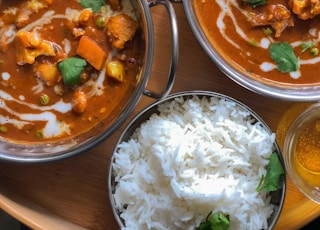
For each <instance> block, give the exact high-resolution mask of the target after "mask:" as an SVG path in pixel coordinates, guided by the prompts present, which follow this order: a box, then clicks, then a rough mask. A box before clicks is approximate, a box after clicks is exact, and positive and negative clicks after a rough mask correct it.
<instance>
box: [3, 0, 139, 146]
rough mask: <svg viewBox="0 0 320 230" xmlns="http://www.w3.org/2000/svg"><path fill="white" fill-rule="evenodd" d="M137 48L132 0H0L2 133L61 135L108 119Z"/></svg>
mask: <svg viewBox="0 0 320 230" xmlns="http://www.w3.org/2000/svg"><path fill="white" fill-rule="evenodd" d="M143 50H144V47H143V45H142V42H141V36H140V33H139V22H138V18H137V16H136V14H135V11H134V9H133V6H131V3H130V1H121V0H113V1H90V0H80V1H76V0H71V1H63V0H27V1H18V0H12V1H2V2H1V4H0V114H1V115H0V127H1V129H0V130H1V131H0V136H1V138H2V139H5V140H7V141H12V142H30V143H34V142H42V141H44V140H45V141H56V140H64V139H67V138H72V137H74V136H77V135H79V134H81V133H84V132H86V131H88V130H90V129H92V128H93V127H95V126H96V125H97V124H99V123H101V122H106V123H108V122H110V123H111V122H112V121H113V120H114V119H115V118H114V116H116V115H112V116H111V115H110V114H116V112H115V111H121V109H122V108H123V107H124V106H125V104H126V103H127V101H128V98H130V96H131V94H132V92H133V90H134V89H135V86H136V84H137V81H138V77H137V76H138V73H139V71H140V68H141V66H140V63H141V58H143V57H141V56H142V55H141V54H142V53H143ZM108 116H110V118H108Z"/></svg>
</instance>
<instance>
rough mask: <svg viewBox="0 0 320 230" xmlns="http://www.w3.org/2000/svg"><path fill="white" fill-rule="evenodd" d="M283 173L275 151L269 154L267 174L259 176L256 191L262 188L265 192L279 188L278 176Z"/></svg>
mask: <svg viewBox="0 0 320 230" xmlns="http://www.w3.org/2000/svg"><path fill="white" fill-rule="evenodd" d="M283 174H284V169H283V168H282V165H281V162H280V160H279V157H278V155H277V154H276V153H272V154H271V156H270V160H269V164H268V166H267V174H266V175H265V176H262V177H261V181H260V183H259V185H258V187H257V189H256V190H257V191H258V192H259V191H261V190H264V191H265V192H271V191H277V190H278V188H279V181H280V177H281V176H282V175H283Z"/></svg>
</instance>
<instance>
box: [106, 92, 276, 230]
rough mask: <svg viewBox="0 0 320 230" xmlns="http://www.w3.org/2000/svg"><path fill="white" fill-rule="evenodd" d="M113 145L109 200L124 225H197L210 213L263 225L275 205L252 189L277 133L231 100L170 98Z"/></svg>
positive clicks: (237, 223)
mask: <svg viewBox="0 0 320 230" xmlns="http://www.w3.org/2000/svg"><path fill="white" fill-rule="evenodd" d="M158 110H159V112H160V114H153V115H152V116H151V117H150V118H149V119H148V120H147V121H146V122H144V123H143V124H142V125H141V126H140V127H139V128H137V130H136V131H135V133H134V134H133V135H132V137H131V138H130V140H129V141H126V142H122V143H120V144H119V145H118V148H117V151H116V152H115V155H114V162H113V165H112V167H113V170H114V172H113V173H114V175H115V181H116V187H115V194H114V199H115V203H116V208H117V209H118V210H119V211H120V212H121V218H123V219H124V221H125V224H126V227H125V228H123V229H163V230H168V229H172V230H173V229H183V230H187V229H190V230H191V229H195V228H196V227H198V226H199V224H200V223H201V221H203V220H204V219H205V218H206V217H207V215H208V213H209V212H210V211H213V213H215V212H223V213H225V214H228V215H229V216H230V222H231V223H230V228H229V229H236V230H239V229H241V230H244V229H254V230H257V229H267V228H268V224H267V219H268V218H269V217H270V216H271V214H272V212H273V209H274V208H275V207H274V205H273V204H271V203H270V196H269V195H268V194H267V193H265V192H263V191H260V192H257V191H256V188H257V186H258V184H259V181H260V178H261V176H262V175H265V174H266V165H267V164H268V162H269V158H270V155H271V153H272V151H273V150H274V149H273V148H274V145H273V144H274V141H275V135H274V134H269V132H268V131H267V130H266V129H265V128H264V127H263V125H262V124H261V123H260V122H257V121H255V120H254V118H252V116H250V112H249V111H247V110H245V109H244V108H242V107H240V106H239V105H237V104H236V103H235V102H234V101H231V100H228V99H220V98H217V97H201V98H200V97H197V96H193V97H192V98H188V99H184V98H183V97H178V98H175V99H174V100H170V101H169V102H166V103H163V104H160V105H159V106H158Z"/></svg>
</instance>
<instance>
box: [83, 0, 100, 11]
mask: <svg viewBox="0 0 320 230" xmlns="http://www.w3.org/2000/svg"><path fill="white" fill-rule="evenodd" d="M80 5H81V6H82V7H83V8H91V9H92V11H93V12H100V10H101V7H103V6H105V5H106V3H105V0H80Z"/></svg>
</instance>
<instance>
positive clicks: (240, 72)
mask: <svg viewBox="0 0 320 230" xmlns="http://www.w3.org/2000/svg"><path fill="white" fill-rule="evenodd" d="M183 4H184V8H185V11H186V15H187V18H188V21H189V24H190V25H191V28H192V30H193V32H194V34H195V36H196V38H197V40H198V41H199V43H200V44H201V45H202V47H203V48H204V50H205V51H206V53H207V54H208V55H209V56H210V58H211V59H212V61H213V62H215V63H216V64H217V66H218V67H219V68H220V69H221V70H222V71H223V72H224V73H225V74H226V75H227V76H228V77H230V78H231V79H232V80H234V81H235V82H237V83H239V84H240V85H242V86H244V87H245V88H248V89H250V90H252V91H254V92H256V93H260V94H263V95H266V96H271V97H275V98H280V99H285V100H297V101H307V100H319V99H320V80H319V78H318V75H319V73H318V71H319V68H320V54H319V48H320V47H319V44H318V43H319V39H320V36H319V34H320V33H319V32H320V25H319V23H318V21H319V14H320V10H319V9H320V7H319V6H320V2H319V1H313V2H310V1H303V0H302V1H300V0H289V1H283V0H272V1H265V0H257V1H256V0H231V1H218V0H192V1H184V2H183Z"/></svg>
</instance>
